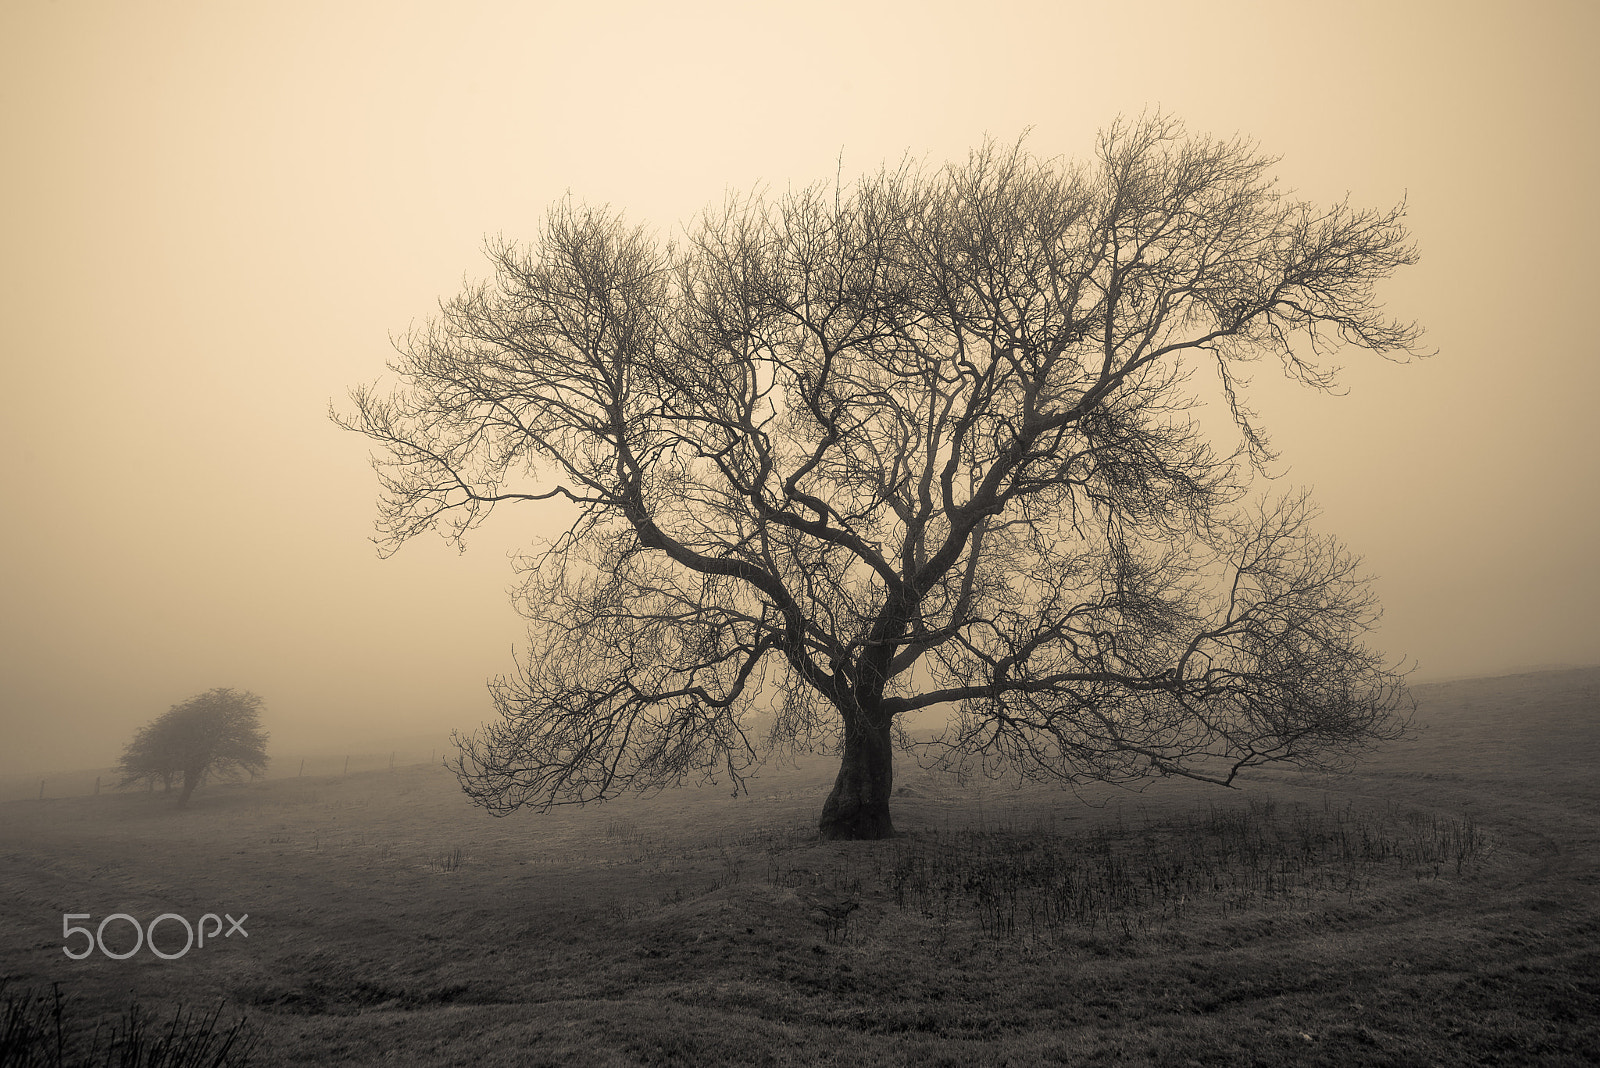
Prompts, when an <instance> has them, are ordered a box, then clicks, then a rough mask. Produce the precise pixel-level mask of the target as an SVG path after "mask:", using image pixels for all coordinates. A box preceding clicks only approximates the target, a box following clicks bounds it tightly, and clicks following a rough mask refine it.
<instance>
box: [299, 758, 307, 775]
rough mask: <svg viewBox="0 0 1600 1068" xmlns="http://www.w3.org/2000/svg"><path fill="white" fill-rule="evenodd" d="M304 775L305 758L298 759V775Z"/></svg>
mask: <svg viewBox="0 0 1600 1068" xmlns="http://www.w3.org/2000/svg"><path fill="white" fill-rule="evenodd" d="M305 773H306V758H305V757H301V758H300V774H301V775H304V774H305Z"/></svg>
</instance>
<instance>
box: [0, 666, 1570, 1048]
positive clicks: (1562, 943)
mask: <svg viewBox="0 0 1600 1068" xmlns="http://www.w3.org/2000/svg"><path fill="white" fill-rule="evenodd" d="M1537 678H1538V679H1539V681H1536V682H1529V681H1524V682H1522V683H1517V684H1514V685H1513V684H1509V683H1503V682H1502V683H1498V685H1499V686H1500V687H1501V689H1502V690H1504V689H1505V687H1506V686H1508V685H1510V686H1511V687H1512V688H1511V690H1509V691H1507V693H1499V692H1498V691H1495V690H1493V689H1492V688H1491V687H1489V685H1488V684H1483V685H1480V686H1478V687H1476V688H1473V687H1470V686H1469V687H1467V689H1465V690H1459V689H1458V690H1448V689H1447V688H1439V695H1438V696H1437V697H1436V699H1435V700H1434V702H1433V703H1432V704H1431V705H1430V704H1429V703H1428V702H1427V700H1426V698H1425V701H1424V713H1425V715H1431V716H1434V717H1435V718H1436V719H1437V720H1438V721H1439V722H1440V723H1441V724H1442V728H1441V729H1440V730H1438V731H1436V732H1434V733H1431V734H1430V735H1425V736H1424V738H1425V739H1426V740H1425V741H1423V742H1419V743H1418V745H1417V746H1416V747H1414V748H1413V749H1412V750H1410V751H1399V752H1397V753H1396V754H1394V755H1390V756H1387V757H1386V758H1385V759H1383V760H1379V761H1375V762H1373V763H1371V764H1370V765H1368V766H1365V767H1363V768H1362V769H1361V770H1360V771H1359V772H1358V774H1356V775H1354V776H1352V777H1349V778H1344V779H1337V780H1327V779H1312V778H1307V777H1295V776H1278V777H1275V778H1262V779H1260V780H1258V781H1257V782H1255V783H1253V784H1252V785H1251V786H1250V787H1249V789H1248V790H1246V791H1245V792H1244V793H1243V794H1242V795H1241V794H1235V793H1221V792H1206V791H1202V790H1198V789H1184V788H1171V789H1161V790H1152V791H1150V792H1148V793H1146V794H1144V795H1131V796H1130V795H1117V794H1114V793H1110V792H1106V793H1103V794H1098V795H1093V796H1091V797H1089V798H1088V799H1087V800H1089V801H1092V802H1094V803H1096V804H1098V805H1099V806H1100V807H1097V808H1096V807H1085V806H1084V804H1083V803H1082V802H1081V801H1080V800H1078V799H1074V798H1071V797H1062V796H1061V795H1059V794H1054V793H1046V792H1011V791H1002V790H997V789H995V788H993V787H986V788H984V789H981V790H980V789H977V788H973V789H962V788H958V787H956V786H955V785H954V784H952V783H949V782H948V781H944V780H938V779H933V778H930V777H926V776H919V775H917V774H916V773H912V772H903V773H902V775H901V781H902V782H903V783H904V784H905V785H906V789H907V792H906V795H905V796H903V797H902V798H899V799H898V800H899V808H898V810H897V818H898V820H899V822H900V824H901V826H902V827H905V828H907V829H908V830H909V831H910V832H911V833H909V834H908V835H907V836H905V837H902V838H900V839H897V840H894V841H889V842H881V843H823V842H819V841H817V840H815V838H814V837H813V836H812V835H811V834H810V831H809V827H810V824H811V821H812V819H813V817H814V811H815V808H816V806H817V804H818V803H820V798H821V796H822V790H823V789H825V784H826V780H827V778H828V774H829V772H830V770H831V769H829V768H828V766H827V764H826V763H825V762H824V763H817V764H814V765H805V766H802V767H800V768H797V769H792V770H789V771H785V772H780V773H776V774H774V775H772V776H770V777H768V778H767V779H765V780H763V781H762V782H760V783H758V784H757V785H756V788H755V790H754V791H753V794H752V796H751V797H740V798H737V799H735V798H730V797H728V796H727V795H726V794H719V793H716V792H713V791H699V792H693V791H691V792H683V793H680V794H669V795H663V796H662V797H659V798H657V799H654V800H653V801H651V802H648V803H646V802H627V803H622V804H618V805H613V806H606V807H604V808H601V809H591V810H585V811H578V812H558V813H553V814H551V815H550V816H548V817H543V818H539V817H533V818H529V819H520V818H513V819H511V820H506V821H491V820H488V819H487V818H485V817H483V816H481V814H478V813H476V812H473V811H472V810H470V809H467V808H466V807H465V806H464V804H463V803H462V802H461V800H460V796H459V793H458V792H457V791H456V790H455V787H454V784H453V781H452V780H451V779H450V778H449V777H448V776H447V775H443V774H442V773H438V772H437V771H436V770H435V769H427V768H419V769H402V770H401V771H399V772H396V773H394V774H393V775H390V774H387V773H376V774H369V775H364V776H352V777H350V778H348V779H322V780H300V781H295V780H288V781H280V782H267V783H263V784H258V785H256V786H253V787H239V788H236V789H233V790H229V791H217V792H216V793H215V794H213V795H212V796H211V797H209V798H207V797H197V799H196V803H195V804H196V809H195V811H193V812H191V813H188V814H184V815H181V816H180V815H177V814H174V813H173V812H171V810H170V809H168V808H166V807H163V806H161V805H160V804H159V803H158V802H154V801H152V800H150V799H147V798H142V797H102V798H93V799H89V798H85V799H82V800H80V801H74V802H56V803H46V804H44V805H43V806H41V805H38V804H33V805H29V804H27V803H18V804H11V805H6V806H0V864H3V867H0V907H3V916H4V927H3V928H0V974H3V975H7V976H11V977H13V980H14V984H15V983H20V984H23V985H31V986H34V987H36V988H43V987H44V986H46V985H48V983H49V982H52V981H59V982H62V983H63V985H64V988H65V989H67V990H69V991H70V992H72V994H73V995H74V996H75V997H78V998H79V999H81V1000H80V1004H81V1006H82V1012H81V1014H80V1016H81V1021H82V1023H83V1025H84V1026H94V1025H96V1024H102V1025H106V1026H110V1025H112V1024H114V1023H115V1021H116V1020H117V1019H118V1018H119V1014H120V1013H122V1012H123V1011H125V1009H126V1003H127V1000H128V998H129V997H136V998H137V999H138V1000H140V1001H141V1002H142V1003H144V1004H146V1005H149V1006H151V1008H152V1010H159V1011H161V1012H163V1013H169V1014H170V1012H171V1011H172V1010H173V1009H174V1008H175V1006H176V1005H177V1004H178V1003H180V1002H187V1003H190V1004H194V1003H205V1002H206V1001H207V999H213V998H216V997H225V998H226V999H227V1006H226V1008H225V1010H224V1012H223V1014H222V1017H221V1018H220V1019H219V1020H218V1021H217V1026H218V1028H226V1027H228V1026H232V1025H233V1024H234V1023H235V1022H236V1021H237V1020H238V1019H240V1018H244V1017H248V1019H249V1021H250V1024H249V1026H250V1028H251V1029H252V1030H253V1032H254V1031H259V1033H260V1035H261V1038H262V1041H261V1044H260V1046H259V1047H258V1048H257V1049H256V1052H255V1056H254V1057H253V1058H252V1059H251V1062H250V1063H252V1064H295V1063H350V1064H378V1063H395V1062H400V1063H416V1064H460V1065H467V1064H472V1065H495V1064H508V1065H509V1064H552V1065H554V1064H562V1065H566V1064H683V1065H702V1064H721V1063H735V1064H771V1065H783V1064H837V1065H888V1064H912V1063H915V1064H951V1065H957V1064H960V1065H967V1064H994V1065H999V1064H1041V1063H1071V1064H1080V1063H1135V1064H1141V1063H1150V1064H1155V1063H1161V1064H1179V1065H1182V1064H1188V1063H1198V1064H1223V1063H1226V1064H1230V1065H1233V1064H1327V1065H1347V1064H1373V1065H1378V1064H1395V1065H1400V1064H1541V1065H1542V1064H1557V1065H1559V1064H1573V1065H1578V1064H1590V1063H1596V1062H1597V1061H1600V1022H1597V1021H1600V901H1597V897H1600V895H1597V887H1600V878H1597V876H1600V865H1597V857H1600V848H1597V847H1600V788H1597V787H1596V784H1595V781H1594V777H1593V774H1592V772H1593V762H1594V757H1595V755H1596V752H1597V745H1596V742H1597V738H1600V726H1597V724H1596V722H1595V704H1594V695H1595V693H1596V692H1597V691H1600V687H1597V685H1596V684H1597V683H1600V673H1591V674H1590V675H1588V676H1584V677H1583V678H1581V679H1577V680H1574V679H1573V678H1570V677H1563V678H1557V679H1555V681H1552V680H1551V679H1549V678H1543V677H1537ZM1453 685H1454V686H1456V687H1458V688H1459V687H1460V686H1462V685H1463V684H1453ZM1518 701H1520V702H1522V703H1521V704H1520V705H1518V706H1517V713H1516V715H1514V716H1507V715H1502V714H1500V713H1499V712H1497V711H1496V709H1497V708H1498V709H1502V710H1503V709H1504V708H1505V707H1506V706H1507V704H1508V703H1515V702H1518ZM1574 708H1576V709H1577V713H1575V714H1569V713H1571V712H1572V710H1573V709H1574ZM1585 717H1587V718H1585ZM1553 735H1554V736H1558V737H1559V738H1560V744H1559V745H1558V746H1556V747H1554V748H1552V746H1551V745H1550V744H1549V741H1548V739H1549V738H1550V737H1551V736H1553ZM1441 736H1443V737H1445V738H1446V739H1447V743H1448V744H1443V745H1441V744H1440V743H1439V742H1437V741H1436V739H1438V738H1439V737H1441ZM1586 771H1587V772H1588V773H1587V774H1586V773H1585V772H1586ZM224 909H227V910H229V911H231V912H232V913H233V914H235V915H237V914H239V913H240V912H249V913H250V916H251V919H250V921H249V929H250V937H249V939H248V941H247V942H246V941H244V940H241V939H234V940H232V941H231V942H227V943H222V944H218V945H216V946H214V947H208V948H207V949H206V951H205V953H204V955H202V954H201V953H200V952H198V951H197V952H195V953H191V954H189V955H187V956H185V957H184V958H183V959H182V960H177V961H161V960H158V959H155V958H152V957H150V956H149V955H148V954H139V955H137V956H135V957H132V958H129V959H128V960H126V961H113V960H108V959H106V958H104V957H102V956H100V955H98V954H96V955H94V956H93V957H91V958H89V959H87V960H84V961H81V962H75V961H68V960H66V959H65V958H64V956H63V954H62V951H61V937H60V925H61V915H62V913H65V912H74V913H81V912H90V913H92V914H93V915H94V916H95V917H96V919H97V920H98V918H99V917H101V916H104V915H108V914H110V913H112V912H118V911H120V912H127V913H130V914H133V915H136V916H140V917H143V918H145V919H148V918H150V917H153V916H155V915H157V914H159V913H161V912H169V911H170V912H177V913H181V914H184V915H190V916H194V915H198V914H200V913H201V912H205V911H215V912H220V911H222V910H224Z"/></svg>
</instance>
